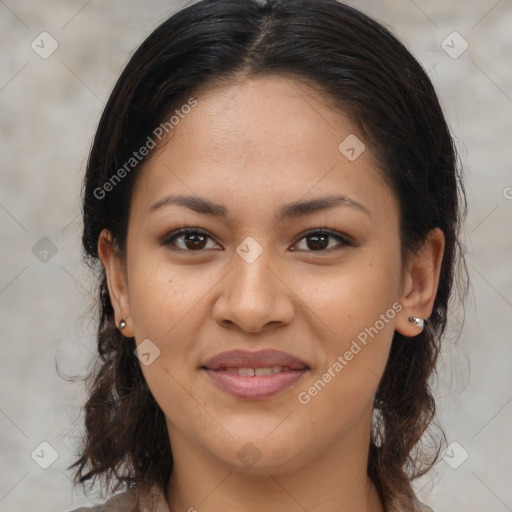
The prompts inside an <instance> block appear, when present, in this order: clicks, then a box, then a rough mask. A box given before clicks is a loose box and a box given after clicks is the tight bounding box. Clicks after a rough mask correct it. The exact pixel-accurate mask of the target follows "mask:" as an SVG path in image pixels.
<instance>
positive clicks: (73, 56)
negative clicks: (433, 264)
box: [0, 0, 512, 512]
mask: <svg viewBox="0 0 512 512" xmlns="http://www.w3.org/2000/svg"><path fill="white" fill-rule="evenodd" d="M351 4H353V5H355V6H356V7H359V8H360V9H362V10H363V11H366V12H367V13H369V14H370V15H372V16H374V17H375V18H377V19H378V20H380V21H382V22H384V23H385V24H386V25H388V26H390V27H392V29H393V31H394V32H395V33H396V34H397V35H398V36H399V37H400V38H401V39H402V40H403V41H404V42H405V43H406V45H407V46H408V47H409V48H410V50H411V51H412V52H413V54H414V55H415V56H416V57H417V58H418V59H419V60H420V61H421V62H422V64H423V65H424V67H425V68H426V69H427V70H428V71H429V74H430V77H431V78H432V80H433V82H434V84H435V86H436V88H437V90H438V92H439V95H440V98H441V101H442V104H443V107H444V109H445V112H446V115H447V117H448V119H449V123H450V126H451V128H452V130H453V132H454V134H455V136H456V139H457V144H458V147H459V151H460V156H461V160H462V163H463V165H464V167H465V172H466V176H467V190H468V199H469V217H468V221H467V228H466V231H467V239H466V248H467V258H468V267H469V271H470V274H471V279H472V289H471V293H470V296H469V299H468V303H467V306H466V323H465V327H464V330H463V333H462V335H461V336H460V337H459V339H458V341H457V339H456V338H457V332H456V327H457V324H458V322H459V321H460V319H461V313H460V312H458V313H457V312H456V314H455V315H454V318H453V320H454V326H455V329H454V330H453V331H452V333H451V334H450V335H449V336H448V339H447V341H446V343H445V346H444V352H443V357H442V362H441V365H440V375H439V379H438V384H437V385H436V386H435V389H436V395H437V399H438V405H439V417H440V422H441V424H442V425H443V426H444V428H445V431H446V434H447V438H448V442H449V443H452V442H456V443H458V444H455V445H451V448H450V451H449V452H448V453H447V454H446V457H445V459H444V460H441V462H440V463H439V464H438V465H437V466H436V467H435V469H434V471H432V472H431V473H429V475H428V476H426V477H424V478H423V479H421V480H420V481H418V482H417V489H418V492H419V494H420V496H421V498H422V499H423V500H424V501H426V502H427V503H429V504H430V505H431V506H433V508H434V509H435V510H436V512H453V511H455V510H458V511H462V510H464V511H468V512H470V511H475V512H476V511H481V510H485V511H486V512H494V511H496V512H502V511H503V512H504V511H507V510H512V486H511V485H510V483H511V480H512V478H511V477H512V462H511V458H510V455H511V454H512V450H511V438H512V429H511V428H510V427H511V426H512V421H511V420H512V403H511V402H512V377H511V375H512V372H511V371H510V369H511V353H512V350H511V341H512V340H511V336H510V318H511V313H512V310H511V308H512V272H511V267H510V261H511V258H510V255H511V254H512V251H511V249H512V237H511V224H512V200H511V198H512V188H510V187H512V174H511V162H512V158H511V156H512V155H511V149H510V146H511V134H512V1H511V0H500V1H496V0H480V1H476V0H472V1H468V0H452V1H450V2H448V1H446V0H435V1H420V0H415V1H414V2H413V1H412V0H396V1H390V0H388V1H382V2H379V1H376V0H367V1H361V2H351ZM182 5H185V3H184V2H181V3H179V2H171V1H161V0H149V1H146V2H144V3H142V2H135V0H130V1H124V2H121V1H119V0H111V1H109V2H100V1H99V0H92V1H91V0H89V1H86V0H80V1H79V0H66V1H64V0H45V1H40V2H35V1H28V0H19V1H15V0H0V42H1V44H2V49H3V50H2V57H1V66H0V112H1V115H0V132H1V139H2V144H1V150H0V151H1V152H0V225H1V233H0V237H1V239H0V242H1V252H0V311H1V320H0V332H1V357H0V372H1V379H2V381H1V383H2V385H1V387H0V450H1V456H0V511H2V512H6V511H9V512H14V511H27V510H35V509H37V510H38V511H40V512H50V511H52V512H57V511H65V510H69V509H70V508H73V507H75V506H78V505H79V504H84V505H90V504H91V500H90V499H89V498H86V497H84V496H83V495H82V494H81V493H80V492H79V491H73V489H72V485H71V482H70V480H69V473H67V472H66V470H65V469H66V467H67V466H68V465H69V464H70V463H71V462H72V461H73V457H72V456H73V452H74V451H75V450H76V447H77V442H78V436H79V434H80V427H79V423H77V421H78V416H77V415H78V414H79V410H80V404H81V403H82V402H83V399H84V392H83V390H82V389H81V388H80V386H79V385H73V384H68V383H66V382H64V381H63V380H62V379H61V378H60V377H59V376H58V374H57V372H56V369H55V360H56V358H57V360H58V361H59V364H60V368H61V369H62V371H64V372H67V373H70V374H72V373H76V372H82V371H84V369H85V368H86V364H87V362H88V361H89V359H90V357H91V355H92V349H93V348H94V339H93V336H91V334H92V333H94V330H95V326H94V322H93V321H92V318H93V314H92V312H91V310H90V308H91V304H92V300H93V298H94V289H93V288H92V280H91V274H90V272H89V271H88V269H87V268H86V267H84V266H83V265H82V264H81V261H80V235H81V233H80V229H81V221H80V216H79V195H80V183H81V177H82V174H83V171H84V167H85V163H86V158H87V153H88V150H89V146H90V142H91V137H92V135H93V133H94V129H95V127H96V123H97V121H98V119H99V115H100V112H101V110H102V108H103V106H104V102H105V100H106V98H107V97H108V94H109V93H110V90H111V88H112V86H113V84H114V81H115V79H116V77H117V76H118V74H119V73H120V71H121V69H122V67H123V66H124V64H126V62H127V60H128V58H129V56H130V55H131V53H132V52H133V51H134V50H135V48H136V47H137V46H138V45H139V44H140V43H141V42H142V40H143V39H144V38H145V37H146V36H147V35H148V34H149V32H150V31H151V30H152V29H153V28H155V27H156V26H157V25H158V24H159V23H160V22H161V21H163V20H164V19H165V18H166V17H167V16H168V15H169V14H170V13H171V12H172V11H174V10H177V9H178V8H179V7H180V6H182ZM43 31H47V32H48V33H50V34H51V36H52V37H53V38H54V39H55V40H56V41H57V43H58V45H59V46H58V48H57V50H56V51H55V52H54V53H53V54H52V55H51V56H49V57H48V58H47V59H43V58H41V57H40V55H39V54H38V53H36V51H34V50H33V49H32V47H31V42H32V41H34V40H35V41H36V43H38V41H39V45H40V46H42V43H41V42H40V41H41V39H40V38H39V37H38V36H39V34H41V32H43ZM454 31H457V32H458V33H459V34H460V35H461V36H462V37H463V38H464V40H465V41H467V43H468V44H469V47H468V49H467V50H466V51H465V52H464V53H463V54H462V55H460V56H459V57H458V58H453V54H454V53H455V52H457V53H458V51H460V50H461V49H462V48H463V46H462V45H463V44H464V42H463V40H462V39H459V38H458V36H450V37H449V38H448V39H446V38H447V36H449V35H450V34H451V33H452V32H454ZM445 40H446V42H445V43H443V41H445ZM45 41H46V43H45V51H46V50H48V48H49V40H45ZM447 45H448V46H447ZM443 46H444V47H445V48H446V49H447V50H448V51H450V52H451V53H452V56H450V55H448V53H447V52H446V51H445V50H444V49H443ZM449 46H451V47H453V48H451V49H450V48H449ZM40 51H43V49H42V48H41V49H40ZM44 237H46V238H47V239H49V241H51V242H49V241H48V240H43V241H41V239H42V238H44ZM55 250H56V253H55V254H53V253H54V252H55ZM44 251H47V252H46V253H45V252H44ZM41 442H47V443H49V444H50V445H51V446H52V447H53V449H54V450H56V452H57V453H58V458H57V459H56V460H55V462H54V463H53V464H52V465H51V466H50V467H49V468H48V469H43V468H42V467H40V465H45V464H48V463H49V462H51V460H52V459H51V457H52V454H53V452H52V448H48V447H47V446H45V445H43V446H40V443H41ZM34 450H35V451H34ZM31 454H32V457H33V458H32V457H31ZM466 454H467V455H468V458H467V459H466V460H464V458H465V457H466ZM36 461H37V463H36ZM455 467H456V469H454V468H455Z"/></svg>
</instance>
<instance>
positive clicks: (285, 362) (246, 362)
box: [202, 349, 309, 370]
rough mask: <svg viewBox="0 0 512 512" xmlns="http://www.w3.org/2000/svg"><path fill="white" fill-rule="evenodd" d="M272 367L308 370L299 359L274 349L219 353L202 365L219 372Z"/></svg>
mask: <svg viewBox="0 0 512 512" xmlns="http://www.w3.org/2000/svg"><path fill="white" fill-rule="evenodd" d="M272 366H286V367H287V368H290V369H291V370H302V369H305V368H306V369H309V367H308V365H307V364H306V363H305V362H304V361H301V360H300V359H299V358H297V357H295V356H292V355H291V354H287V353H286V352H281V351H279V350H274V349H266V350H259V351H258V352H249V351H247V350H229V351H228V352H221V353H220V354H217V355H215V356H213V357H211V358H210V359H208V360H207V361H206V362H205V363H204V364H203V365H202V367H203V368H207V369H209V370H220V369H222V368H269V367H272Z"/></svg>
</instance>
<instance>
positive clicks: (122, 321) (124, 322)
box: [119, 317, 126, 330]
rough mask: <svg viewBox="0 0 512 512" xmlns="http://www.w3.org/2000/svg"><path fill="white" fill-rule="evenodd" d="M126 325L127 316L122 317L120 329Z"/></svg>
mask: <svg viewBox="0 0 512 512" xmlns="http://www.w3.org/2000/svg"><path fill="white" fill-rule="evenodd" d="M125 327H126V318H125V317H123V318H121V321H120V322H119V329H121V330H123V329H124V328H125Z"/></svg>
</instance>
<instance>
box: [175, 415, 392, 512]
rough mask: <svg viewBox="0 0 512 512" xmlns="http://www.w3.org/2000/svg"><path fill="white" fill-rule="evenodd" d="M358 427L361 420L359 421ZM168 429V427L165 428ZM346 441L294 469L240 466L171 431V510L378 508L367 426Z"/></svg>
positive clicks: (364, 511) (379, 511)
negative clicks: (369, 470) (369, 467)
mask: <svg viewBox="0 0 512 512" xmlns="http://www.w3.org/2000/svg"><path fill="white" fill-rule="evenodd" d="M358 427H360V425H358ZM170 432H171V431H170ZM348 437H350V439H348V438H347V439H346V440H345V442H339V443H337V444H336V445H334V446H330V447H329V449H327V450H325V452H324V453H319V454H315V456H314V457H313V458H311V457H309V458H308V459H307V460H308V462H307V464H304V465H303V466H299V465H296V467H295V468H294V469H289V468H288V469H283V468H282V467H268V468H261V469H260V470H259V472H257V473H256V472H253V471H254V468H252V469H251V470H246V471H242V470H240V468H237V467H234V466H232V465H228V464H226V463H224V462H223V461H219V460H218V459H216V458H212V456H211V454H209V453H208V452H206V451H202V450H201V448H199V447H198V446H197V445H194V444H193V443H191V442H190V441H189V440H188V439H187V438H186V437H185V436H182V435H181V433H180V432H178V431H176V430H174V431H172V435H170V438H171V445H172V446H173V459H174V464H173V471H172V475H171V478H170V480H169V485H168V488H167V496H168V502H169V510H170V512H177V511H189V512H194V511H200V512H214V511H218V510H223V509H224V510H226V509H227V510H237V511H239V512H268V508H269V504H272V510H275V511H278V512H296V511H297V510H307V511H308V512H335V511H336V512H340V511H342V512H383V510H384V509H383V507H382V503H381V501H380V498H379V495H378V492H377V490H376V488H375V486H374V485H373V483H372V482H371V480H370V478H369V477H368V475H367V472H366V467H367V455H366V457H361V453H366V454H367V453H368V450H366V451H364V446H368V444H369V431H367V432H362V431H361V429H360V428H358V429H355V428H354V429H353V435H352V436H348Z"/></svg>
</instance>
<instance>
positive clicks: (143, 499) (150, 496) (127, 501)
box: [72, 486, 434, 512]
mask: <svg viewBox="0 0 512 512" xmlns="http://www.w3.org/2000/svg"><path fill="white" fill-rule="evenodd" d="M72 512H169V507H168V506H167V501H166V499H165V496H164V494H163V493H162V491H161V490H160V489H158V487H156V486H154V487H152V488H151V490H150V492H148V493H139V495H137V492H136V491H134V490H129V491H126V492H124V493H122V494H118V495H117V496H114V497H113V498H110V499H109V500H108V501H107V502H106V503H104V504H103V505H96V506H95V507H88V508H83V507H82V508H77V509H76V510H73V511H72ZM388 512H434V511H433V510H432V509H431V508H430V507H428V506H427V505H425V504H423V503H421V501H419V500H418V499H417V498H415V508H414V510H404V509H398V508H393V509H392V510H389V511H388Z"/></svg>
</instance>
